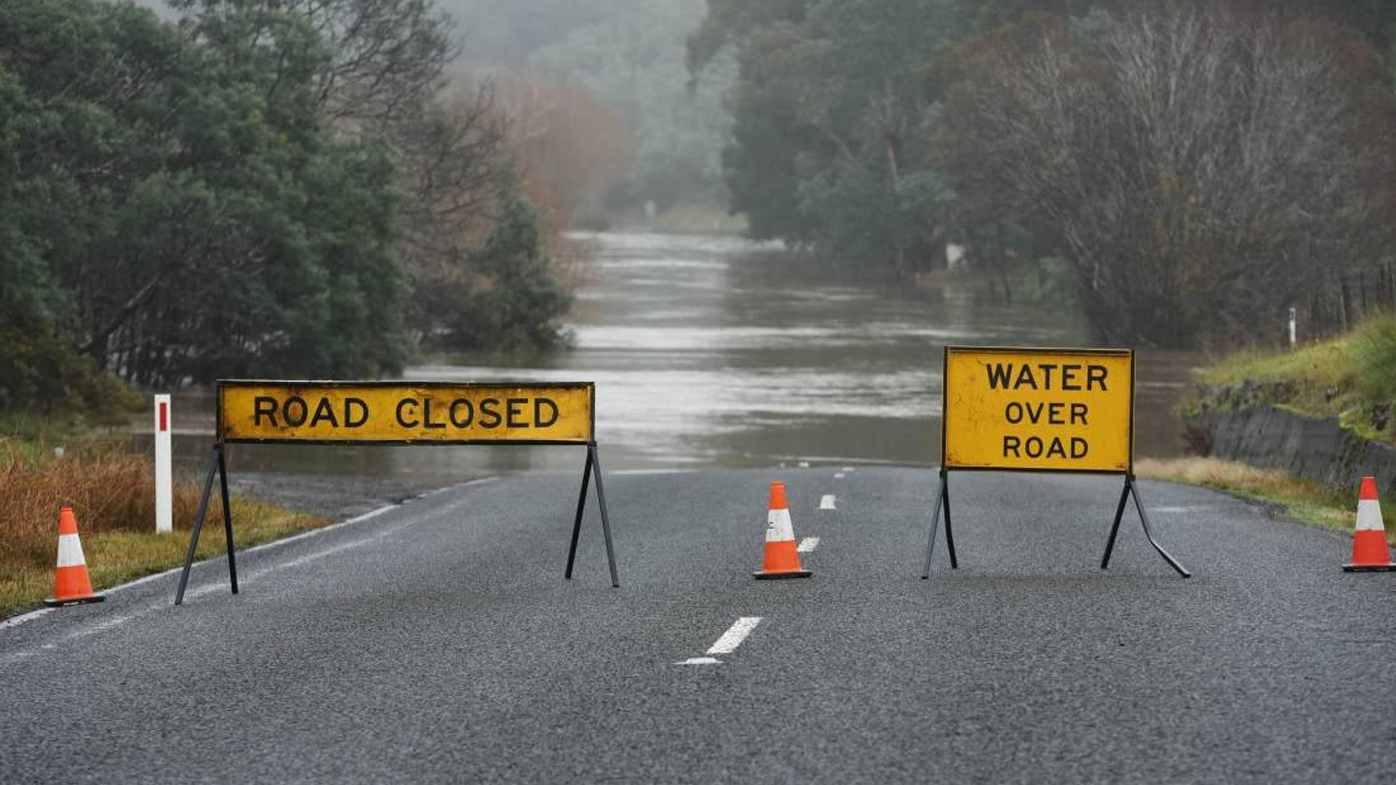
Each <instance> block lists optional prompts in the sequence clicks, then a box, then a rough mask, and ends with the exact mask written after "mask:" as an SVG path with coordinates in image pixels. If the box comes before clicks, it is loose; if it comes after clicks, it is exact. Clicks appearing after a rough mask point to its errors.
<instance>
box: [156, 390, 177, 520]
mask: <svg viewBox="0 0 1396 785" xmlns="http://www.w3.org/2000/svg"><path fill="white" fill-rule="evenodd" d="M170 471H171V469H170V396H168V395H157V396H155V531H156V532H159V533H168V532H172V531H174V496H173V490H174V487H173V482H174V481H173V478H172V477H171V476H170Z"/></svg>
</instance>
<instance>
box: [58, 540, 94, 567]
mask: <svg viewBox="0 0 1396 785" xmlns="http://www.w3.org/2000/svg"><path fill="white" fill-rule="evenodd" d="M84 564H87V560H86V559H84V558H83V557H82V542H81V541H80V540H78V536H77V535H76V534H60V535H58V566H59V567H81V566H83V565H84Z"/></svg>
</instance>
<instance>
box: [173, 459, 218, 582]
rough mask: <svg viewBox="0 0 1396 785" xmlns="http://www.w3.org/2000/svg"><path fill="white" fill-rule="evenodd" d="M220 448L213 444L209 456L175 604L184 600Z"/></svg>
mask: <svg viewBox="0 0 1396 785" xmlns="http://www.w3.org/2000/svg"><path fill="white" fill-rule="evenodd" d="M222 452H223V451H222V449H221V448H220V446H219V445H214V447H213V454H212V455H211V456H210V457H209V461H208V473H207V474H206V475H205V476H204V492H203V495H202V496H200V497H199V511H198V512H197V513H195V514H194V530H193V531H192V532H190V533H189V553H188V555H187V556H185V557H184V571H183V572H181V573H180V574H179V589H178V590H177V591H176V592H175V603H174V604H175V605H179V604H181V603H183V602H184V588H185V587H186V586H188V585H189V570H190V569H191V568H192V567H193V566H194V551H196V550H198V547H199V532H201V531H203V528H204V514H205V513H207V512H208V495H209V494H210V493H212V492H213V475H214V473H216V472H217V471H218V463H219V459H220V458H221V457H222Z"/></svg>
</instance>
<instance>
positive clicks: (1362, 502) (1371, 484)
mask: <svg viewBox="0 0 1396 785" xmlns="http://www.w3.org/2000/svg"><path fill="white" fill-rule="evenodd" d="M1393 570H1396V564H1393V563H1392V562H1391V550H1390V549H1389V548H1387V547H1386V527H1385V526H1384V525H1383V524H1382V520H1381V501H1380V500H1379V498H1378V497H1377V481H1376V478H1374V477H1363V478H1362V492H1361V493H1359V494H1358V495H1357V531H1356V532H1355V533H1354V534H1353V537H1352V563H1351V564H1344V565H1343V571H1344V572H1389V571H1393Z"/></svg>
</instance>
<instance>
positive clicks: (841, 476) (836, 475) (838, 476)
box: [834, 472, 844, 480]
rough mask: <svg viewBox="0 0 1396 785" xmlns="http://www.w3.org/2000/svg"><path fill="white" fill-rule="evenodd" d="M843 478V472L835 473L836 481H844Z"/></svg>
mask: <svg viewBox="0 0 1396 785" xmlns="http://www.w3.org/2000/svg"><path fill="white" fill-rule="evenodd" d="M843 477H844V474H843V472H834V479H835V480H842V479H843Z"/></svg>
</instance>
